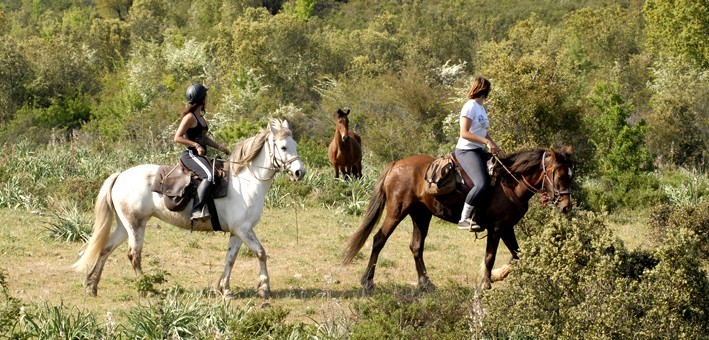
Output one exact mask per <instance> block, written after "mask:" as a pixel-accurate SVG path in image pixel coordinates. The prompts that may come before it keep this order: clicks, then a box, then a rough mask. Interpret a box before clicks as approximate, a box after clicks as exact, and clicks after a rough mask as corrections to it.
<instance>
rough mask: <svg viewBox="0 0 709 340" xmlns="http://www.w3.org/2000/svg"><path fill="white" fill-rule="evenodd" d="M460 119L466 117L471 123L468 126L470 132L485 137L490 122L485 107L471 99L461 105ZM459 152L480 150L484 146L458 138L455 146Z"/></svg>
mask: <svg viewBox="0 0 709 340" xmlns="http://www.w3.org/2000/svg"><path fill="white" fill-rule="evenodd" d="M460 116H461V117H468V118H469V119H470V120H471V121H472V123H471V124H470V130H468V131H470V132H472V133H474V134H476V135H478V136H480V137H483V138H484V137H485V136H487V129H488V128H490V120H489V119H488V118H487V111H485V107H483V106H482V105H480V104H478V102H476V101H475V100H473V99H471V100H468V102H466V103H465V105H463V109H462V110H460ZM455 147H456V148H458V149H461V150H472V149H482V148H484V147H485V145H483V144H480V143H475V142H471V141H469V140H467V139H465V138H463V137H459V138H458V144H456V146H455Z"/></svg>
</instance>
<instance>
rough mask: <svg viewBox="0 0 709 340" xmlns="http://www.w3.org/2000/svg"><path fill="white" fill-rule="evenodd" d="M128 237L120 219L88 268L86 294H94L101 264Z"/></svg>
mask: <svg viewBox="0 0 709 340" xmlns="http://www.w3.org/2000/svg"><path fill="white" fill-rule="evenodd" d="M127 238H128V233H127V232H126V229H125V228H124V227H123V224H122V223H121V222H120V221H117V223H116V230H114V231H113V232H112V233H111V235H110V236H109V237H108V242H106V245H105V246H104V247H103V250H101V255H100V256H99V258H98V260H97V261H96V264H95V265H94V266H93V268H91V270H89V273H88V274H87V275H86V283H85V287H86V294H87V295H89V296H96V294H97V292H98V282H99V281H100V280H101V273H102V272H103V266H104V265H105V264H106V260H107V259H108V256H109V255H111V253H112V252H113V251H114V250H116V248H118V246H120V245H121V244H123V242H125V241H126V239H127Z"/></svg>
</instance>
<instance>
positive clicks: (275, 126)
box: [268, 119, 281, 136]
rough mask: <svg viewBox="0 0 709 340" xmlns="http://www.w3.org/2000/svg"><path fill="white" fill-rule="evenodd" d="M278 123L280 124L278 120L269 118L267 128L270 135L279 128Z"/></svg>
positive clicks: (274, 133)
mask: <svg viewBox="0 0 709 340" xmlns="http://www.w3.org/2000/svg"><path fill="white" fill-rule="evenodd" d="M280 125H281V123H280V121H278V120H275V119H273V120H271V121H270V122H268V128H269V129H270V130H271V134H272V135H274V136H275V135H276V133H278V130H279V129H280V128H279V127H280Z"/></svg>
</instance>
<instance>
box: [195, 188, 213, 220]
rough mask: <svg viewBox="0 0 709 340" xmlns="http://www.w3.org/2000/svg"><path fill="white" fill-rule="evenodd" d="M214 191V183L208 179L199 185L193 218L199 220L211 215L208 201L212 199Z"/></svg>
mask: <svg viewBox="0 0 709 340" xmlns="http://www.w3.org/2000/svg"><path fill="white" fill-rule="evenodd" d="M211 193H212V183H211V182H210V181H208V180H206V179H203V180H202V182H200V183H199V186H198V187H197V195H195V198H194V203H193V205H192V215H191V217H190V218H191V219H192V220H199V219H203V218H207V217H209V209H208V208H207V204H206V203H207V201H208V200H209V199H211Z"/></svg>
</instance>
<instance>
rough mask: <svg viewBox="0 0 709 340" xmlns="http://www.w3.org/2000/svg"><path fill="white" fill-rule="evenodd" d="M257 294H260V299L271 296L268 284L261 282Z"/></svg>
mask: <svg viewBox="0 0 709 340" xmlns="http://www.w3.org/2000/svg"><path fill="white" fill-rule="evenodd" d="M258 296H260V297H261V298H262V299H268V298H269V297H271V289H270V288H269V287H268V284H262V285H261V286H260V287H259V288H258Z"/></svg>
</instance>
